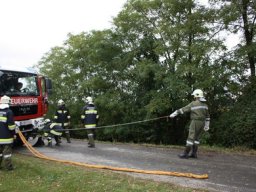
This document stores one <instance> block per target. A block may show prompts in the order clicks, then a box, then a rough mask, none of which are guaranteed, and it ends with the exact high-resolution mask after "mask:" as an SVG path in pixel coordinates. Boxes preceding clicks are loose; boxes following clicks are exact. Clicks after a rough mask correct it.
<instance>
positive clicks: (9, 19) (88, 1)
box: [0, 0, 126, 67]
mask: <svg viewBox="0 0 256 192" xmlns="http://www.w3.org/2000/svg"><path fill="white" fill-rule="evenodd" d="M125 2H126V0H1V1H0V24H1V30H0V66H2V67H4V66H7V65H12V66H24V67H32V66H33V65H34V64H37V62H38V61H39V60H40V58H41V57H42V56H43V55H44V53H46V52H48V51H49V50H50V49H51V48H52V47H55V46H58V45H62V43H63V42H64V41H65V40H66V39H67V34H68V33H72V34H78V33H81V32H82V31H85V32H89V31H91V30H103V29H107V28H110V27H111V21H112V18H113V17H116V16H117V14H118V13H119V12H120V11H121V10H122V7H123V5H124V4H125Z"/></svg>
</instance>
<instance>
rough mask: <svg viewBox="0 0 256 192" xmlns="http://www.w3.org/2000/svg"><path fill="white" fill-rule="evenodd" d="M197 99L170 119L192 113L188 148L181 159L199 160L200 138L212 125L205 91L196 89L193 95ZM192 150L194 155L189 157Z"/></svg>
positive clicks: (187, 142) (174, 113)
mask: <svg viewBox="0 0 256 192" xmlns="http://www.w3.org/2000/svg"><path fill="white" fill-rule="evenodd" d="M192 95H193V96H194V98H195V101H192V102H191V103H190V104H188V105H187V106H185V107H183V108H181V109H179V110H176V111H175V112H173V113H172V114H171V115H170V118H174V117H175V116H177V115H179V114H183V113H190V119H191V123H190V125H189V134H188V138H187V141H186V148H185V150H184V152H183V153H182V154H180V155H179V157H180V158H186V159H187V158H189V157H191V158H197V150H198V145H199V144H200V142H199V137H200V135H201V133H202V131H203V129H204V130H205V131H208V130H209V125H210V115H209V111H208V106H207V104H206V103H205V101H206V100H205V98H204V94H203V91H202V90H201V89H196V90H194V92H193V93H192ZM191 149H192V154H191V155H189V152H190V150H191Z"/></svg>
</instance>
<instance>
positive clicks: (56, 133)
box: [50, 130, 62, 136]
mask: <svg viewBox="0 0 256 192" xmlns="http://www.w3.org/2000/svg"><path fill="white" fill-rule="evenodd" d="M50 133H51V134H53V135H58V136H61V135H62V133H60V132H57V131H54V130H51V131H50Z"/></svg>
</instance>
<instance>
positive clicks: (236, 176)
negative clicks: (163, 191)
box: [19, 139, 256, 192]
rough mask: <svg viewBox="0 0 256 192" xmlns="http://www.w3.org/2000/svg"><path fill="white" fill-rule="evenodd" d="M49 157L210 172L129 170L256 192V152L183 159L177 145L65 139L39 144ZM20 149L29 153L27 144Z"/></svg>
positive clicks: (190, 184)
mask: <svg viewBox="0 0 256 192" xmlns="http://www.w3.org/2000/svg"><path fill="white" fill-rule="evenodd" d="M36 149H37V150H38V151H40V152H41V153H42V154H44V155H47V156H49V157H54V158H58V159H63V160H71V161H76V162H85V163H90V164H97V165H107V166H115V167H123V168H135V169H143V170H161V171H171V172H183V173H194V174H208V175H209V178H208V179H192V178H186V177H175V176H161V175H148V174H139V173H126V172H124V173H125V174H129V175H132V176H133V177H140V178H144V179H152V180H155V181H163V182H170V183H174V184H176V185H181V186H185V187H192V188H201V189H208V190H209V191H221V192H224V191H227V192H238V191H239V192H240V191H241V192H255V191H256V156H249V155H246V156H245V155H238V154H220V153H216V152H207V151H200V148H199V154H198V159H179V158H178V157H177V154H179V153H180V152H182V151H181V150H180V149H176V148H167V147H165V148H161V147H148V146H144V145H134V144H111V143H99V142H96V148H88V147H87V141H81V140H72V143H70V144H68V143H66V142H65V141H64V139H63V142H62V144H61V146H60V147H57V146H53V147H52V148H49V147H46V146H43V147H37V148H36ZM19 150H20V151H19V152H22V153H29V152H28V151H27V150H26V148H25V147H24V148H21V149H19Z"/></svg>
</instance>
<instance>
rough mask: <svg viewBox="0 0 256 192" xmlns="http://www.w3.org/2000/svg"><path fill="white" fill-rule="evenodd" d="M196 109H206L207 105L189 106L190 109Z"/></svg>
mask: <svg viewBox="0 0 256 192" xmlns="http://www.w3.org/2000/svg"><path fill="white" fill-rule="evenodd" d="M197 109H208V107H207V106H194V107H191V110H192V111H193V110H197Z"/></svg>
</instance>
